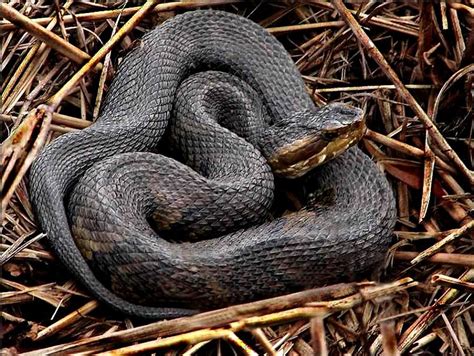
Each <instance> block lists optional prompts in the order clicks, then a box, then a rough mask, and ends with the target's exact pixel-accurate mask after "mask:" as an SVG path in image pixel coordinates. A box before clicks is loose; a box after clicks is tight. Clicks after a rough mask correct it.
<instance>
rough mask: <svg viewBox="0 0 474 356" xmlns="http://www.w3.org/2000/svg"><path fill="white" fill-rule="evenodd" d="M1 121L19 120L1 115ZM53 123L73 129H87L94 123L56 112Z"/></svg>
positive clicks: (11, 116)
mask: <svg viewBox="0 0 474 356" xmlns="http://www.w3.org/2000/svg"><path fill="white" fill-rule="evenodd" d="M0 120H1V121H3V122H15V121H17V120H18V118H16V117H15V116H13V115H5V114H0ZM52 123H54V124H58V125H64V126H67V128H71V129H85V128H86V127H89V126H90V125H92V122H90V121H87V120H82V119H78V118H76V117H72V116H68V115H63V114H58V113H55V112H54V113H53V120H52ZM53 126H54V125H51V129H52V130H54V129H53ZM58 127H59V126H58Z"/></svg>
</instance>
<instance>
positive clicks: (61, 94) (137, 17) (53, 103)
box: [48, 0, 227, 111]
mask: <svg viewBox="0 0 474 356" xmlns="http://www.w3.org/2000/svg"><path fill="white" fill-rule="evenodd" d="M158 3H159V0H148V1H147V2H146V3H145V4H144V5H143V6H142V7H141V8H140V9H139V10H138V11H137V12H136V13H135V14H134V15H133V16H132V17H131V18H130V19H129V20H128V21H127V22H126V23H125V24H124V25H123V27H121V28H120V29H119V30H118V31H117V33H116V34H115V35H114V36H112V38H111V39H110V40H109V41H107V42H106V43H105V44H104V46H103V47H102V48H101V49H100V50H99V51H97V52H96V54H95V55H94V56H93V57H92V58H91V59H90V60H89V62H87V63H86V64H85V65H84V66H83V67H82V68H81V69H80V70H79V71H78V72H76V74H74V76H73V77H72V78H71V79H69V81H68V82H67V83H66V84H64V86H63V87H62V88H61V89H60V90H59V91H58V92H57V93H56V94H55V95H53V96H52V97H51V98H50V99H49V100H48V105H49V106H50V107H51V108H52V109H53V110H52V111H54V110H56V108H57V107H58V106H59V104H60V103H61V101H62V100H63V99H64V98H65V97H66V96H67V94H68V93H69V92H70V91H71V90H72V89H73V88H74V87H75V86H76V85H77V83H79V81H80V80H81V79H82V78H83V77H84V76H85V75H86V74H87V73H88V72H89V70H90V69H91V68H93V67H95V66H96V65H97V64H98V63H99V62H100V61H101V60H102V59H103V58H104V57H105V55H106V54H107V53H108V52H109V51H110V50H111V49H112V48H113V47H114V46H115V45H116V44H117V43H118V42H120V41H121V40H122V39H123V38H124V36H125V35H126V34H128V33H129V32H130V31H131V30H132V29H133V28H134V27H135V26H136V25H138V23H140V21H141V20H142V19H143V18H144V17H145V16H146V15H147V14H148V12H149V11H151V10H152V9H153V8H156V11H171V10H176V9H188V8H193V7H197V6H202V5H206V4H208V2H202V1H195V2H194V1H193V2H191V1H190V2H170V3H165V4H160V5H158ZM218 3H221V2H216V4H218ZM222 3H227V2H225V1H222Z"/></svg>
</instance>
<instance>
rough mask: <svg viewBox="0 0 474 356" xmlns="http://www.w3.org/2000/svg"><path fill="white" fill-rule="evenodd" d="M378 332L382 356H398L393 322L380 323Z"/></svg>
mask: <svg viewBox="0 0 474 356" xmlns="http://www.w3.org/2000/svg"><path fill="white" fill-rule="evenodd" d="M380 331H381V333H382V346H383V351H384V353H383V354H384V355H387V356H399V355H400V352H399V351H398V348H397V337H396V331H395V323H394V322H393V321H385V322H383V323H381V325H380Z"/></svg>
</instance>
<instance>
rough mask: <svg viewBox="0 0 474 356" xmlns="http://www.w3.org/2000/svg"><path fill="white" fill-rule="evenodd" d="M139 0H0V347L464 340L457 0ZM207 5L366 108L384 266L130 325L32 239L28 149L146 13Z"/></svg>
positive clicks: (463, 88)
mask: <svg viewBox="0 0 474 356" xmlns="http://www.w3.org/2000/svg"><path fill="white" fill-rule="evenodd" d="M143 3H145V2H144V1H132V2H130V3H129V4H127V3H123V2H121V3H119V2H117V3H115V2H112V1H103V2H97V3H94V2H88V1H82V2H74V3H73V2H72V1H69V0H67V1H66V0H65V1H49V0H39V1H31V2H23V1H10V2H8V3H2V4H0V14H1V16H2V18H4V19H3V20H1V21H0V32H1V39H2V43H1V45H2V47H1V50H2V66H3V81H2V84H1V86H2V112H1V114H0V118H1V121H2V125H1V129H0V133H1V135H2V142H3V143H2V151H1V152H2V157H1V161H2V178H1V179H2V210H1V216H2V232H1V234H2V235H1V236H2V241H1V243H0V248H1V256H0V261H1V263H2V277H1V278H0V284H1V291H0V298H1V299H0V303H1V305H2V314H1V316H2V326H3V329H2V339H3V347H4V349H3V350H2V352H4V353H5V354H16V353H17V352H27V351H29V352H31V353H32V354H37V355H44V354H46V353H53V352H54V353H59V354H65V353H71V352H85V353H97V352H113V353H114V354H115V353H120V354H130V353H150V352H153V351H155V350H160V352H166V354H168V355H173V354H182V353H184V354H186V355H191V354H193V353H198V354H210V355H213V354H223V353H224V354H227V353H230V352H232V350H233V351H234V352H236V353H237V354H250V355H253V354H256V353H267V354H269V355H276V354H290V355H299V354H301V355H310V354H312V353H313V350H314V352H316V353H317V354H322V355H324V354H328V353H329V354H334V355H337V354H343V353H348V354H357V355H363V354H374V355H375V354H379V353H381V352H384V353H385V354H387V355H396V354H399V353H404V352H406V353H408V352H409V353H410V354H412V353H417V352H420V353H421V352H423V351H429V352H432V353H434V354H447V355H448V354H449V355H468V354H472V353H473V350H474V342H473V341H472V340H473V339H474V337H473V335H474V322H473V308H472V306H473V294H472V293H473V290H474V283H473V282H474V251H473V240H472V238H473V236H474V234H473V228H474V222H473V219H472V211H473V207H474V204H473V201H472V199H473V195H472V186H473V185H474V174H473V172H472V170H471V169H472V167H473V155H472V153H473V147H474V143H473V141H472V132H473V122H474V121H473V94H474V85H473V82H474V31H473V27H474V3H473V2H472V0H464V1H456V2H455V1H440V2H438V3H434V2H427V1H419V2H415V1H405V2H396V1H395V2H378V1H356V2H355V1H354V2H350V3H348V2H343V1H342V0H333V1H331V2H326V1H319V0H302V1H278V2H277V1H275V2H241V1H232V0H221V1H219V0H217V1H212V0H208V1H198V2H196V1H183V2H179V3H160V4H158V3H159V2H158V1H148V2H146V4H145V5H143V6H142V4H143ZM209 6H211V7H214V8H221V9H225V10H227V11H231V12H235V13H239V14H242V15H244V16H247V17H249V18H251V19H252V20H254V21H256V22H258V23H260V24H261V25H262V26H264V27H266V28H268V31H270V32H271V33H273V34H274V35H275V36H277V38H278V39H280V40H281V41H282V42H283V43H284V44H285V46H286V48H287V49H288V51H289V52H290V53H291V55H292V57H293V58H294V60H295V62H296V64H297V66H298V68H299V69H300V71H301V73H302V74H303V76H304V79H305V81H306V83H307V88H308V91H309V92H310V93H311V95H312V96H313V98H314V100H315V102H316V103H318V104H324V103H327V102H330V101H345V102H352V103H353V104H354V105H356V106H359V107H363V108H364V109H365V110H366V112H367V124H368V127H369V129H368V131H367V134H366V136H365V138H364V139H363V142H362V143H361V147H363V148H364V150H365V151H366V152H367V153H368V154H369V155H371V157H373V159H374V160H375V161H376V162H377V163H378V164H379V166H380V167H381V169H383V170H384V171H385V172H386V174H387V176H388V177H389V179H390V181H391V182H392V183H393V187H394V189H395V192H396V196H397V205H398V223H397V227H396V232H395V237H394V241H393V246H392V247H391V249H390V251H389V252H388V254H387V259H386V264H385V266H384V270H383V271H382V272H383V273H382V275H381V276H378V277H380V278H381V280H382V281H383V282H385V283H383V284H375V283H373V282H367V281H363V282H359V283H351V284H339V285H335V286H329V287H325V288H320V289H316V290H310V291H305V292H301V293H296V294H292V295H288V296H282V297H278V298H274V299H269V300H266V301H260V302H256V303H250V304H246V305H241V306H233V307H230V308H226V309H223V310H217V311H211V312H207V313H203V314H199V315H197V316H194V317H190V318H183V319H178V320H173V321H163V322H157V323H150V324H145V325H141V326H139V325H140V324H139V323H138V322H137V321H132V320H130V319H126V318H124V317H123V316H120V315H116V314H112V313H111V312H110V311H108V310H107V309H106V308H102V306H101V305H100V304H99V303H97V302H96V301H94V300H91V298H90V297H89V296H88V294H87V292H86V291H84V290H82V289H81V286H78V285H76V284H75V282H74V281H73V280H71V277H70V275H68V274H67V272H66V271H65V269H64V267H62V266H61V265H60V264H59V262H58V261H57V260H56V259H55V256H54V255H52V254H51V253H50V252H49V250H48V247H47V244H46V243H45V241H44V240H45V239H44V234H42V233H41V232H40V231H38V230H37V227H36V225H35V222H34V220H35V219H34V214H33V212H32V209H31V205H30V203H29V201H28V191H27V177H26V176H25V174H26V172H27V170H28V168H29V165H30V164H31V162H32V161H33V159H34V157H36V155H37V154H38V152H39V151H40V150H41V148H42V147H43V146H44V145H45V144H46V143H47V142H49V141H50V140H52V139H53V138H54V137H56V136H57V135H59V134H62V133H65V132H69V131H72V130H79V129H82V128H84V127H87V126H88V125H90V123H91V121H93V120H94V118H95V117H96V116H97V113H98V110H99V107H100V104H101V101H102V97H103V94H104V93H106V91H107V85H108V84H109V83H110V80H111V78H112V77H113V71H114V68H116V66H117V63H118V62H119V61H120V58H121V57H123V56H124V55H125V53H126V52H127V49H129V48H130V46H132V45H133V43H134V41H135V40H137V39H139V38H140V36H141V35H142V34H143V33H144V32H145V31H146V30H147V29H149V28H151V27H152V26H155V25H157V24H159V23H161V22H163V21H164V20H165V19H167V18H169V17H172V16H174V15H175V14H176V13H179V12H182V11H188V10H189V9H193V8H197V7H209ZM378 277H376V276H375V275H374V277H373V278H374V280H376V279H375V278H378ZM380 278H379V279H380Z"/></svg>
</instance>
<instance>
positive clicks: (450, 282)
mask: <svg viewBox="0 0 474 356" xmlns="http://www.w3.org/2000/svg"><path fill="white" fill-rule="evenodd" d="M431 283H432V284H434V285H440V286H445V287H449V288H455V289H459V290H464V291H466V292H469V293H473V292H474V283H471V282H466V281H461V280H459V279H457V278H453V277H449V276H445V275H443V274H438V273H437V274H434V275H432V276H431Z"/></svg>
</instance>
